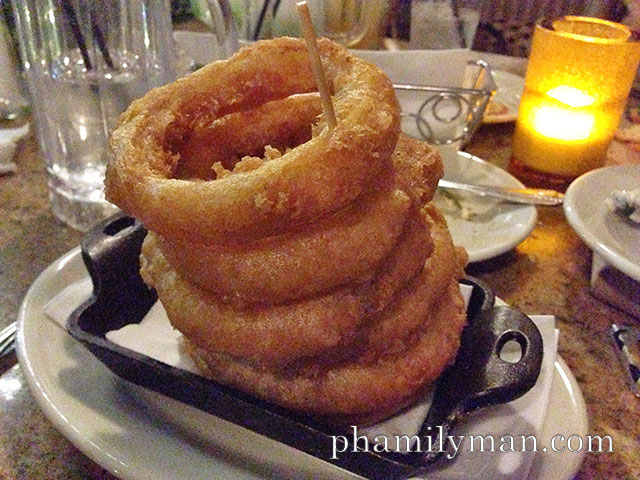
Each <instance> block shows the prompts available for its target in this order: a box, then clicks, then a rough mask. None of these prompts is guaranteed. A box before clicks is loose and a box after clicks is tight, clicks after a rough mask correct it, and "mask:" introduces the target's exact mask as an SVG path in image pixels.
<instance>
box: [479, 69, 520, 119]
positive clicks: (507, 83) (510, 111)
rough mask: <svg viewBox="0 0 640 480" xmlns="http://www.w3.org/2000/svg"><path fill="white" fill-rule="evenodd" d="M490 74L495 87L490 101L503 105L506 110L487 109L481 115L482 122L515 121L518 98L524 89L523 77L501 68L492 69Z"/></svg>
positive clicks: (518, 106) (518, 105)
mask: <svg viewBox="0 0 640 480" xmlns="http://www.w3.org/2000/svg"><path fill="white" fill-rule="evenodd" d="M491 74H492V75H493V80H494V82H495V84H496V87H497V90H496V93H495V95H494V96H493V98H492V99H491V101H492V102H498V103H499V104H501V105H504V107H506V111H504V112H500V113H491V111H490V110H488V111H486V112H485V114H484V116H483V117H482V122H483V123H507V122H515V121H516V119H517V118H518V109H519V108H520V99H521V98H522V90H523V89H524V78H522V77H520V76H518V75H514V74H513V73H509V72H504V71H502V70H492V71H491Z"/></svg>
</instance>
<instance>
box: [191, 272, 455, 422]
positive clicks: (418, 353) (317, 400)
mask: <svg viewBox="0 0 640 480" xmlns="http://www.w3.org/2000/svg"><path fill="white" fill-rule="evenodd" d="M431 287H432V286H429V288H431ZM440 289H442V290H441V298H440V300H439V301H438V302H437V304H436V306H435V308H434V309H431V308H429V309H428V311H425V312H424V323H423V329H422V331H421V332H420V335H419V336H418V337H417V339H416V341H415V343H414V344H413V345H411V346H410V347H409V348H407V349H406V350H405V351H403V352H402V353H399V354H397V355H389V356H384V357H381V358H379V359H378V360H377V361H375V362H372V363H360V362H358V361H350V362H346V363H345V364H343V365H338V366H335V367H334V368H330V369H328V370H323V369H320V370H319V371H318V372H317V373H316V375H313V376H308V377H301V376H295V375H294V376H291V375H279V374H277V373H274V372H269V371H263V370H260V369H256V368H253V367H251V366H250V365H247V364H245V363H242V362H239V361H236V360H233V359H232V358H230V357H228V356H225V355H220V354H216V353H211V352H210V351H205V350H202V349H199V348H198V347H197V346H195V345H188V349H189V350H188V351H189V353H190V355H191V356H192V358H194V360H195V361H196V364H197V365H198V367H199V369H200V371H201V372H203V374H204V375H205V376H208V377H210V378H212V379H214V380H217V381H219V382H221V383H224V384H228V385H233V386H235V387H236V388H239V389H241V390H244V391H246V392H249V393H252V394H254V395H256V396H258V397H260V398H263V399H266V400H268V401H271V402H273V403H276V404H278V405H281V406H284V407H287V408H290V409H293V410H297V411H300V412H304V413H312V414H314V415H320V416H330V417H336V416H337V417H342V418H343V419H345V420H346V419H348V421H352V420H354V418H355V419H357V421H359V422H361V421H368V422H370V421H375V420H378V419H379V418H382V417H386V416H389V415H392V414H393V413H395V412H396V411H398V410H399V409H400V408H402V407H404V406H406V405H407V404H408V403H409V402H410V401H412V400H414V399H415V397H416V395H417V394H419V393H420V392H421V391H422V389H423V388H424V386H425V385H427V384H429V383H430V382H431V381H433V380H434V379H435V378H436V377H438V376H439V375H440V373H441V372H442V371H443V370H444V368H445V367H446V366H447V365H449V364H450V363H451V362H452V361H453V360H454V358H455V355H456V352H457V349H458V346H459V344H460V332H461V331H462V328H463V327H464V325H465V322H466V315H465V312H464V303H463V301H462V297H461V295H460V290H459V287H458V282H457V281H456V280H452V281H451V283H450V284H449V285H443V286H440ZM405 298H406V299H408V297H405ZM407 305H413V304H412V303H411V302H410V303H408V304H407ZM398 308H404V306H403V305H399V306H398ZM407 313H408V312H407Z"/></svg>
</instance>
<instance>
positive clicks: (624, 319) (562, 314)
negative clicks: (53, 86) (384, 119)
mask: <svg viewBox="0 0 640 480" xmlns="http://www.w3.org/2000/svg"><path fill="white" fill-rule="evenodd" d="M512 133H513V127H512V125H509V124H507V125H492V126H485V127H482V128H481V129H480V130H479V131H478V132H477V133H476V135H475V137H474V139H473V141H472V142H471V144H470V145H469V146H468V147H467V150H468V151H470V152H472V153H474V154H476V155H478V156H480V157H482V158H485V159H487V160H489V161H491V162H493V163H495V164H497V165H500V166H502V167H505V166H506V165H507V162H508V159H509V152H510V140H511V135H512ZM17 162H18V171H17V173H15V174H14V175H9V176H4V177H0V328H2V327H4V326H5V325H7V324H9V323H10V322H12V321H13V320H14V319H15V318H16V315H17V312H18V308H19V305H20V302H21V301H22V299H23V297H24V295H25V294H26V292H27V289H28V288H29V286H30V284H31V283H32V282H33V281H34V280H35V279H36V277H37V276H38V274H39V273H40V272H41V271H42V270H43V269H44V268H45V267H46V266H47V265H48V264H50V263H51V262H52V261H54V260H55V259H56V258H58V257H59V256H60V255H62V254H63V253H65V252H66V251H68V250H69V249H71V248H73V247H74V246H76V245H77V244H78V242H79V240H80V238H81V236H82V234H81V233H80V232H77V231H75V230H72V229H70V228H69V227H66V226H65V225H63V224H62V223H60V222H59V221H57V220H56V219H55V218H54V217H53V216H52V214H51V211H50V209H49V205H48V198H47V187H46V178H45V173H44V168H43V164H42V160H41V158H40V154H39V152H38V150H37V147H36V143H35V141H34V139H33V137H31V138H29V139H27V140H26V141H24V142H23V143H22V145H21V147H20V150H19V152H18V155H17ZM590 262H591V253H590V251H589V249H588V248H587V247H586V246H585V245H584V243H582V241H581V240H580V239H579V238H578V237H577V236H576V234H575V233H574V232H573V230H572V229H571V228H570V227H569V225H568V224H567V222H566V220H565V218H564V215H563V212H562V209H560V208H541V209H539V220H538V224H537V226H536V228H535V230H534V231H533V232H532V234H531V235H530V236H529V237H528V238H527V239H526V240H525V241H524V242H522V244H520V245H519V246H518V247H517V248H516V249H515V250H514V251H512V252H509V253H507V254H504V255H502V256H500V257H498V258H494V259H491V260H489V261H486V262H482V263H479V264H474V265H471V266H469V267H468V273H470V274H472V275H475V276H477V277H479V278H481V279H482V280H484V281H486V282H487V283H488V284H489V285H490V286H491V287H492V288H493V289H494V290H495V293H496V294H497V295H498V296H500V297H501V298H503V299H504V300H505V301H506V302H508V303H510V304H512V305H513V306H515V307H517V308H519V309H521V310H523V311H525V312H528V313H532V314H533V313H548V314H553V315H556V317H557V318H558V328H559V329H560V340H559V353H560V355H561V356H562V357H563V358H564V360H565V361H566V363H567V364H568V366H569V367H570V368H571V370H572V372H573V373H574V375H575V377H576V378H577V380H578V383H579V385H580V388H581V390H582V393H583V395H584V398H585V401H586V405H587V410H588V416H589V422H590V425H589V433H590V434H594V435H601V436H605V435H610V436H611V438H612V440H613V445H614V450H615V451H614V452H613V453H588V454H587V455H586V458H585V461H584V463H583V465H582V468H581V470H580V472H579V474H578V477H577V478H580V479H604V478H607V479H639V478H640V455H639V452H640V437H639V435H640V428H639V427H638V418H640V399H638V398H636V397H634V396H633V395H632V394H631V393H630V391H629V389H628V388H627V386H626V384H625V382H624V377H623V373H622V370H621V367H620V366H619V364H618V359H617V358H616V356H615V355H614V351H613V348H612V347H611V343H610V340H609V338H608V330H609V327H610V325H611V323H612V322H616V323H620V324H634V323H635V324H637V320H634V319H633V318H632V317H630V316H628V315H625V314H624V313H621V312H620V311H618V310H616V309H615V308H612V307H610V306H608V305H607V304H605V303H603V302H601V301H599V300H597V299H595V298H594V297H593V296H592V295H591V294H590V293H589V273H590ZM0 367H1V368H2V370H0V374H1V377H0V478H2V479H6V480H13V479H44V478H46V479H50V480H56V479H60V480H62V479H64V480H69V479H111V478H114V477H112V476H111V474H109V473H108V472H106V471H105V470H103V469H102V468H101V467H100V466H98V465H96V464H95V463H93V462H92V461H91V460H89V459H88V458H87V457H85V456H84V455H83V454H82V453H81V452H79V451H78V450H77V449H76V448H75V447H74V446H73V445H72V444H71V443H69V442H68V441H67V440H66V439H65V438H64V437H63V436H62V435H61V434H60V433H58V432H57V431H56V429H55V428H54V427H53V426H52V425H51V424H50V423H49V421H48V420H47V419H46V418H45V417H44V415H43V414H42V413H41V411H40V409H39V408H38V406H37V404H36V402H35V400H34V399H33V397H32V395H31V393H30V392H29V389H28V387H27V385H26V382H25V378H24V373H23V371H22V369H21V367H20V365H18V364H16V358H15V356H13V357H9V358H8V359H5V360H4V361H3V362H2V364H1V365H0Z"/></svg>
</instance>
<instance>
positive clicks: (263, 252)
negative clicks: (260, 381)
mask: <svg viewBox="0 0 640 480" xmlns="http://www.w3.org/2000/svg"><path fill="white" fill-rule="evenodd" d="M305 101H307V102H311V101H317V99H314V98H308V99H306V100H305ZM272 103H275V102H272ZM274 121H275V119H274ZM261 140H264V138H263V139H261ZM391 160H392V162H391V166H390V167H389V168H386V169H385V170H384V172H383V174H381V175H380V178H379V179H378V180H377V182H376V183H377V184H376V186H375V187H376V188H375V189H374V190H373V191H370V192H365V194H363V195H362V196H361V197H359V198H358V199H356V201H355V202H353V203H352V204H351V205H349V206H347V207H346V208H345V209H342V210H341V211H339V212H337V213H336V214H333V215H330V216H328V217H325V218H322V219H320V220H319V221H317V222H314V223H313V224H311V225H310V226H305V227H304V228H302V229H300V228H298V229H296V228H292V231H290V232H288V233H285V234H281V235H274V236H270V237H266V238H261V239H258V240H255V241H253V242H236V243H234V244H232V245H227V244H224V245H202V244H197V243H195V242H186V241H170V240H167V239H165V238H162V237H161V236H160V237H159V239H158V245H159V247H160V249H161V250H162V253H163V254H164V256H165V257H166V258H167V260H168V261H169V263H171V265H172V266H173V268H174V269H175V270H176V271H177V272H178V273H180V275H181V276H183V277H184V278H185V279H187V280H188V281H190V282H192V283H194V284H196V285H198V286H199V287H200V288H202V289H204V290H208V291H211V292H213V293H215V294H217V295H220V296H223V297H228V298H230V299H238V300H242V301H245V302H248V303H265V304H274V303H280V302H284V301H290V300H297V299H300V298H304V297H308V296H311V295H317V294H320V293H323V292H327V291H329V290H331V289H333V288H336V287H339V286H341V285H345V284H347V283H361V282H364V281H367V280H370V279H371V278H372V277H373V275H374V274H375V272H376V269H377V267H378V266H379V264H380V262H381V261H382V259H383V258H384V257H385V256H387V255H388V254H389V252H390V250H391V248H393V246H394V245H395V244H396V243H397V241H398V237H399V235H400V232H401V230H402V225H403V224H404V222H405V220H406V218H407V211H408V208H409V198H410V199H411V203H412V204H413V205H412V208H415V209H419V208H421V207H422V205H424V203H425V202H427V201H429V200H430V199H431V198H432V197H433V194H434V192H435V189H436V186H437V182H438V178H440V176H441V175H442V162H441V161H440V157H439V155H438V154H437V152H436V151H435V150H434V149H432V148H431V147H429V146H428V145H426V144H424V143H423V142H419V141H418V140H415V139H412V138H410V137H407V136H406V135H404V134H402V135H400V139H399V141H398V144H397V147H396V150H395V151H394V153H393V155H392V157H391ZM390 189H399V191H395V192H389V190H390ZM417 251H420V250H419V247H418V250H417ZM186 252H197V254H195V253H194V254H191V253H189V254H187V253H186Z"/></svg>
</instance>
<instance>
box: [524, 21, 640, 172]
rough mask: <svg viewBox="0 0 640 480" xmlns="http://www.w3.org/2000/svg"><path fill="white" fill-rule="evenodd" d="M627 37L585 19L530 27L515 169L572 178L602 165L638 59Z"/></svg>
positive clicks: (617, 29) (617, 27) (619, 29)
mask: <svg viewBox="0 0 640 480" xmlns="http://www.w3.org/2000/svg"><path fill="white" fill-rule="evenodd" d="M630 35H631V32H630V31H629V30H628V28H627V27H625V26H623V25H619V24H616V23H613V22H607V21H605V20H598V19H592V18H586V17H565V18H564V19H562V20H556V21H554V22H545V21H543V22H541V23H540V24H538V25H537V26H536V32H535V34H534V38H533V44H532V50H531V56H530V59H529V66H528V69H527V76H526V79H525V88H524V92H523V96H522V100H521V103H520V110H519V113H518V120H517V123H516V131H515V134H514V139H513V159H512V160H513V161H512V167H513V166H514V165H515V167H513V168H512V170H513V171H514V172H515V173H516V174H519V173H520V174H522V172H523V171H524V170H531V171H532V172H534V173H535V175H536V176H539V174H544V175H547V174H550V176H552V177H553V176H556V177H559V178H560V179H572V178H575V177H576V176H578V175H580V174H582V173H584V172H586V171H587V170H590V169H592V168H596V167H598V166H601V165H602V163H603V162H604V159H605V155H606V151H607V147H608V145H609V143H610V141H611V139H612V137H613V134H614V132H615V129H616V128H617V125H618V122H619V120H620V116H621V114H622V111H623V109H624V106H625V104H626V99H627V95H628V93H629V90H630V88H631V83H632V81H633V78H634V75H635V71H636V69H637V66H638V60H639V59H640V48H639V46H638V43H636V42H632V41H630V40H629V38H630ZM521 166H522V168H521ZM518 169H520V171H518ZM523 169H524V170H523ZM520 176H521V177H525V178H524V180H525V181H526V180H527V178H526V177H527V175H526V174H525V175H520ZM529 183H534V182H529Z"/></svg>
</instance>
